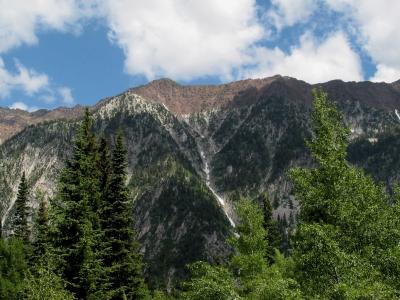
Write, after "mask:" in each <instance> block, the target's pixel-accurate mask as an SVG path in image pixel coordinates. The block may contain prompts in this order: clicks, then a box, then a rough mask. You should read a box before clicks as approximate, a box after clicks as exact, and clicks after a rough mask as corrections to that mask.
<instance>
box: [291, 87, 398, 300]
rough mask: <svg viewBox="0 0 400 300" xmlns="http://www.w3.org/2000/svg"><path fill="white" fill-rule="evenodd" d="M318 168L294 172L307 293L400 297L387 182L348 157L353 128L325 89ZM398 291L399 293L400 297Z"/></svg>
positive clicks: (316, 112) (315, 148)
mask: <svg viewBox="0 0 400 300" xmlns="http://www.w3.org/2000/svg"><path fill="white" fill-rule="evenodd" d="M313 106H314V107H313V113H312V121H313V129H314V133H315V135H314V137H313V139H312V140H311V141H309V142H308V143H307V144H308V147H309V148H310V150H311V153H312V156H313V158H314V159H315V161H316V163H317V167H316V168H313V169H295V170H293V171H292V172H291V176H292V178H293V181H294V184H295V191H296V196H297V199H299V201H300V203H301V212H300V215H299V223H300V224H299V226H298V229H297V230H296V236H295V240H294V253H293V258H294V261H295V274H296V277H297V279H298V282H299V283H300V284H301V287H302V290H303V291H304V293H305V294H306V295H307V296H308V297H309V298H319V299H321V298H322V299H393V298H397V297H398V293H399V279H400V278H399V276H400V246H399V241H400V227H399V224H400V222H399V215H398V214H397V213H396V206H390V205H388V203H389V197H388V195H387V194H386V192H385V190H384V188H383V186H381V185H378V184H375V183H374V182H373V180H372V179H371V178H370V177H368V176H366V175H365V174H364V172H363V171H362V170H359V169H357V168H355V167H353V166H350V165H349V164H348V163H347V161H346V148H347V145H348V135H349V130H348V129H347V128H346V127H345V126H344V125H343V121H342V118H341V115H340V114H339V113H338V111H337V110H336V108H335V107H334V105H333V104H331V103H329V101H328V99H327V94H326V93H324V92H321V91H315V92H314V104H313ZM396 294H397V296H396Z"/></svg>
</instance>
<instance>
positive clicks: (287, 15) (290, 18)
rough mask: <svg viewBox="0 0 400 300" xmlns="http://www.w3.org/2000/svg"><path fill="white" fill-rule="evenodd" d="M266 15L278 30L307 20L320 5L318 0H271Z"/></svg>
mask: <svg viewBox="0 0 400 300" xmlns="http://www.w3.org/2000/svg"><path fill="white" fill-rule="evenodd" d="M271 4H272V7H271V8H270V9H269V10H268V11H267V13H266V17H267V19H268V20H269V22H270V23H272V25H274V26H275V27H276V28H277V29H278V30H281V29H282V28H284V27H287V26H293V25H295V24H296V23H299V22H306V21H307V20H308V19H309V18H310V16H311V15H312V14H313V13H314V11H315V9H316V8H317V7H318V0H302V1H299V0H271Z"/></svg>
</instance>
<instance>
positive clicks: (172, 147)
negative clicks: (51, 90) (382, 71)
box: [0, 76, 400, 287]
mask: <svg viewBox="0 0 400 300" xmlns="http://www.w3.org/2000/svg"><path fill="white" fill-rule="evenodd" d="M313 88H322V89H324V90H326V91H327V92H328V93H329V95H330V98H331V99H332V100H333V101H334V102H335V103H336V104H337V106H338V108H339V109H340V110H341V111H342V112H343V114H344V118H345V122H346V123H347V124H348V126H349V127H350V128H351V132H352V134H351V146H350V148H349V159H350V160H351V161H352V162H353V163H355V164H357V165H359V166H362V167H364V168H365V170H366V172H368V173H370V174H371V175H372V176H374V177H375V178H376V179H377V180H380V181H384V183H386V184H389V183H393V182H396V181H398V179H399V178H400V176H399V175H400V172H399V170H400V169H399V168H398V164H399V162H400V159H398V158H400V157H398V156H399V154H398V153H400V152H399V147H400V142H398V141H399V138H398V137H399V136H400V134H399V122H400V116H397V110H396V109H400V87H399V82H394V83H392V84H387V83H372V82H343V81H339V80H335V81H330V82H327V83H321V84H316V85H310V84H308V83H306V82H304V81H299V80H296V79H294V78H289V77H282V76H274V77H270V78H265V79H257V80H243V81H238V82H233V83H229V84H223V85H204V86H184V85H180V84H178V83H176V82H174V81H172V80H169V79H161V80H156V81H153V82H151V83H149V84H147V85H144V86H140V87H136V88H133V89H130V90H128V91H126V92H124V93H122V94H120V95H117V96H115V97H110V98H107V99H104V100H102V101H100V102H99V103H98V104H96V105H95V106H93V107H91V110H92V113H93V118H94V126H95V131H96V132H97V133H99V134H104V135H105V136H106V137H107V139H109V140H110V141H111V142H113V140H114V133H115V132H116V131H117V129H118V128H122V129H123V132H124V135H125V140H126V143H127V148H128V158H129V178H130V179H129V186H130V190H131V192H132V198H134V199H135V210H134V214H135V219H136V228H137V230H138V233H139V238H140V241H141V243H142V246H143V249H142V250H143V252H144V255H145V259H146V262H147V274H148V276H149V278H151V283H152V285H153V286H159V285H161V286H165V285H166V286H168V287H171V286H173V285H174V282H175V280H176V279H177V278H180V277H182V276H185V272H186V269H185V267H184V266H185V264H187V263H189V262H192V261H195V260H209V261H223V260H224V259H225V258H226V255H227V254H228V253H229V251H230V247H229V246H228V245H227V244H226V243H225V240H226V237H227V236H229V235H230V234H231V232H232V228H233V226H235V222H236V218H235V214H234V210H233V205H234V203H233V202H234V199H235V198H236V196H237V195H238V194H242V195H249V196H251V197H256V196H258V195H259V194H260V193H261V192H267V193H268V194H269V195H270V199H271V201H273V203H274V208H275V212H274V214H275V217H278V215H279V217H280V218H288V217H289V216H290V215H291V216H292V218H295V217H294V216H295V215H296V212H297V211H298V203H297V202H296V199H295V198H294V197H293V195H292V187H291V183H290V180H289V179H288V177H287V170H288V169H290V168H292V167H295V166H310V165H312V160H311V158H310V155H309V152H308V151H307V150H306V147H305V142H304V140H305V139H307V138H309V137H310V136H311V131H310V107H311V99H312V89H313ZM82 111H83V108H82V107H79V106H78V107H75V108H72V109H67V108H64V109H57V110H54V111H39V112H35V113H26V112H23V111H18V110H8V109H4V110H1V114H0V126H2V127H1V129H2V130H1V134H2V137H3V139H4V141H3V144H2V145H1V146H0V215H1V217H2V222H3V227H4V228H5V229H6V230H7V228H8V220H9V216H10V215H12V213H13V203H14V201H15V197H16V189H17V186H18V182H19V177H20V175H21V172H22V171H25V172H26V175H27V178H28V183H29V185H30V187H31V190H32V191H33V192H32V193H31V205H32V207H33V208H36V207H37V203H36V201H35V197H34V194H35V191H36V190H38V189H41V190H43V191H45V192H46V193H47V194H48V195H49V196H52V195H53V193H54V190H55V188H56V184H57V182H56V180H57V176H58V174H59V171H60V169H61V168H62V166H63V163H64V162H65V160H66V159H67V158H68V156H69V154H70V153H71V140H72V139H73V136H74V132H75V130H76V128H77V126H78V124H79V122H80V121H79V116H81V114H82ZM3 128H4V131H3Z"/></svg>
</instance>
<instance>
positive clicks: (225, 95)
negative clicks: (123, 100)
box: [129, 75, 285, 115]
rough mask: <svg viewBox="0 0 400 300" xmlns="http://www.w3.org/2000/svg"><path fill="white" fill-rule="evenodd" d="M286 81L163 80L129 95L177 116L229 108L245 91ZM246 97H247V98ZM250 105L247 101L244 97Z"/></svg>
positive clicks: (141, 87) (279, 77)
mask: <svg viewBox="0 0 400 300" xmlns="http://www.w3.org/2000/svg"><path fill="white" fill-rule="evenodd" d="M282 79H283V80H284V79H285V77H282V76H280V75H276V76H273V77H268V78H263V79H246V80H240V81H235V82H232V83H226V84H220V85H180V84H178V83H177V82H175V81H173V80H171V79H167V78H163V79H158V80H154V81H152V82H150V83H148V84H146V85H142V86H139V87H136V88H133V89H130V90H129V92H131V93H135V94H137V95H140V96H142V97H143V98H145V99H147V100H149V101H154V102H157V103H162V104H164V105H166V106H167V107H168V109H169V110H171V111H172V112H173V113H175V114H176V115H185V114H190V113H194V112H200V111H203V110H208V109H213V108H218V107H224V106H226V105H229V104H230V103H232V102H233V101H234V100H236V99H237V97H238V96H240V95H243V94H246V91H249V92H250V91H254V90H260V89H261V88H264V87H265V86H268V85H270V84H271V83H272V82H274V81H276V80H282ZM246 95H247V94H246ZM246 98H247V99H248V100H249V101H252V100H251V99H250V97H246Z"/></svg>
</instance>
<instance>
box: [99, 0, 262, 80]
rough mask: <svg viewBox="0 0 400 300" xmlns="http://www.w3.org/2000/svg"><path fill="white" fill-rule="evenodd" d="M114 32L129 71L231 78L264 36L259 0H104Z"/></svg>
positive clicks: (111, 35)
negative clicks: (257, 0) (257, 8)
mask: <svg viewBox="0 0 400 300" xmlns="http://www.w3.org/2000/svg"><path fill="white" fill-rule="evenodd" d="M105 3H106V9H105V11H107V14H108V15H107V19H108V23H109V26H110V37H111V39H112V40H113V41H114V42H115V43H116V44H117V45H119V46H120V47H121V48H122V49H123V51H124V53H125V69H126V71H127V72H128V73H129V74H143V75H145V76H146V77H147V78H148V79H152V78H154V77H160V76H167V77H172V78H174V79H183V80H189V79H192V78H196V77H201V76H206V75H214V76H220V77H223V78H229V77H230V76H231V74H232V71H233V70H234V69H235V68H238V67H240V66H241V65H243V64H245V63H247V62H248V61H249V50H250V49H251V47H252V46H253V45H254V43H255V42H257V41H259V40H260V39H261V38H262V36H263V28H262V26H261V25H260V24H259V23H258V19H257V15H256V2H255V0H235V1H230V0H202V1H187V0H175V1H165V0H147V1H129V0H121V1H112V0H109V1H106V2H105Z"/></svg>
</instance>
